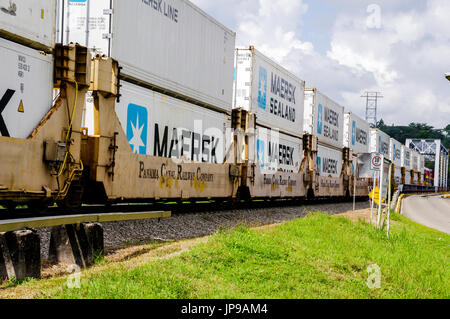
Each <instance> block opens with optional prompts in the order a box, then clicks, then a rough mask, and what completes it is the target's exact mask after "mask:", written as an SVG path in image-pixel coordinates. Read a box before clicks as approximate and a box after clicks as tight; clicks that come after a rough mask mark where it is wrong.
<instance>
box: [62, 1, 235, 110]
mask: <svg viewBox="0 0 450 319" xmlns="http://www.w3.org/2000/svg"><path fill="white" fill-rule="evenodd" d="M63 4H64V7H61V6H62V5H63ZM111 4H112V6H111ZM61 6H60V9H59V12H60V16H61V18H60V22H61V24H62V26H60V27H59V30H60V32H59V35H60V37H63V40H64V41H63V43H67V42H68V41H73V42H78V43H80V44H82V45H85V46H87V47H89V48H91V49H94V48H95V51H96V52H100V53H102V54H108V53H109V56H111V57H112V58H114V59H116V60H117V61H118V62H119V64H120V66H121V67H122V68H123V69H122V70H121V76H122V77H123V78H124V79H127V80H129V81H133V82H135V83H140V84H142V85H144V86H146V85H150V86H151V87H153V88H154V89H155V90H158V91H163V92H165V93H167V94H169V95H172V96H176V97H177V98H182V99H185V100H188V101H190V102H193V103H196V104H202V105H206V106H207V107H210V108H212V109H215V110H217V111H221V112H231V105H232V94H233V92H232V90H233V87H232V85H233V67H234V48H235V40H236V34H235V33H234V32H232V31H230V30H229V29H228V28H226V27H224V26H223V25H222V24H220V23H219V22H217V21H216V20H215V19H213V18H212V17H210V16H209V15H207V14H206V13H205V12H203V11H202V10H201V9H199V8H198V7H197V6H195V5H194V4H192V3H191V2H189V1H187V0H163V1H142V0H127V1H123V0H122V1H119V0H112V1H111V0H95V1H90V0H84V1H80V0H69V1H68V0H64V1H61ZM61 30H62V34H61Z"/></svg>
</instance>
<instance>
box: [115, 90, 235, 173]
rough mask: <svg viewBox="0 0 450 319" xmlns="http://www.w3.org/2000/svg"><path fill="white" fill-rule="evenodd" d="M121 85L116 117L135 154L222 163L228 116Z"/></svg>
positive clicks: (149, 91) (228, 125)
mask: <svg viewBox="0 0 450 319" xmlns="http://www.w3.org/2000/svg"><path fill="white" fill-rule="evenodd" d="M121 84H122V88H121V94H122V96H121V98H120V102H119V103H116V113H117V115H118V117H119V120H120V123H121V124H122V127H123V129H124V131H125V134H126V136H127V138H128V141H129V142H130V146H131V148H132V151H133V152H134V153H137V154H144V155H151V156H158V157H166V158H173V159H180V158H182V159H185V160H188V161H193V162H208V163H219V164H220V163H223V162H224V158H225V156H226V154H225V148H226V144H227V142H226V141H225V134H226V133H227V132H226V131H227V128H230V127H231V121H230V119H229V116H227V115H226V114H223V113H217V112H214V111H211V110H208V109H205V108H202V107H198V106H197V105H193V104H190V103H187V102H185V101H182V100H178V99H175V98H172V97H169V96H167V95H164V94H160V93H157V92H155V91H152V90H148V89H144V88H142V87H139V86H137V85H134V84H130V83H127V82H122V83H121ZM229 132H231V130H229ZM227 141H228V139H227Z"/></svg>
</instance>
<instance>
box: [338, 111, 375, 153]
mask: <svg viewBox="0 0 450 319" xmlns="http://www.w3.org/2000/svg"><path fill="white" fill-rule="evenodd" d="M344 147H348V148H350V149H351V150H352V152H353V154H354V155H356V154H361V153H369V150H370V124H369V123H368V122H366V121H364V120H363V119H362V118H360V117H359V116H357V115H356V114H354V113H352V112H350V111H345V114H344Z"/></svg>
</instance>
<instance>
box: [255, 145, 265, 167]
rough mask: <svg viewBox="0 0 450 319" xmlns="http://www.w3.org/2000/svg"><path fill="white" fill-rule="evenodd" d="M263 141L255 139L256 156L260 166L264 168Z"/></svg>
mask: <svg viewBox="0 0 450 319" xmlns="http://www.w3.org/2000/svg"><path fill="white" fill-rule="evenodd" d="M264 146H265V145H264V141H262V140H257V141H256V158H257V160H258V161H259V162H260V163H261V168H262V169H263V168H264V157H265V147H264Z"/></svg>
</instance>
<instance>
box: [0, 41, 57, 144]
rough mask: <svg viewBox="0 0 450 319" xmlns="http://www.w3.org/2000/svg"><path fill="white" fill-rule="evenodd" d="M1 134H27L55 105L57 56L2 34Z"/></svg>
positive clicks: (0, 59)
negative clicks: (54, 63) (29, 46)
mask: <svg viewBox="0 0 450 319" xmlns="http://www.w3.org/2000/svg"><path fill="white" fill-rule="evenodd" d="M0 61H1V63H2V76H1V77H0V135H1V136H8V137H15V138H27V137H28V136H29V135H30V134H31V133H32V132H33V130H34V129H35V128H36V126H37V125H38V124H39V123H40V122H41V120H42V119H43V118H44V116H45V115H46V114H47V112H48V111H49V110H50V109H51V107H52V90H53V57H52V55H46V54H44V53H42V52H41V53H40V52H39V51H36V50H34V49H30V48H28V47H25V46H23V45H19V44H17V43H14V42H11V41H7V40H4V39H1V38H0Z"/></svg>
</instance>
